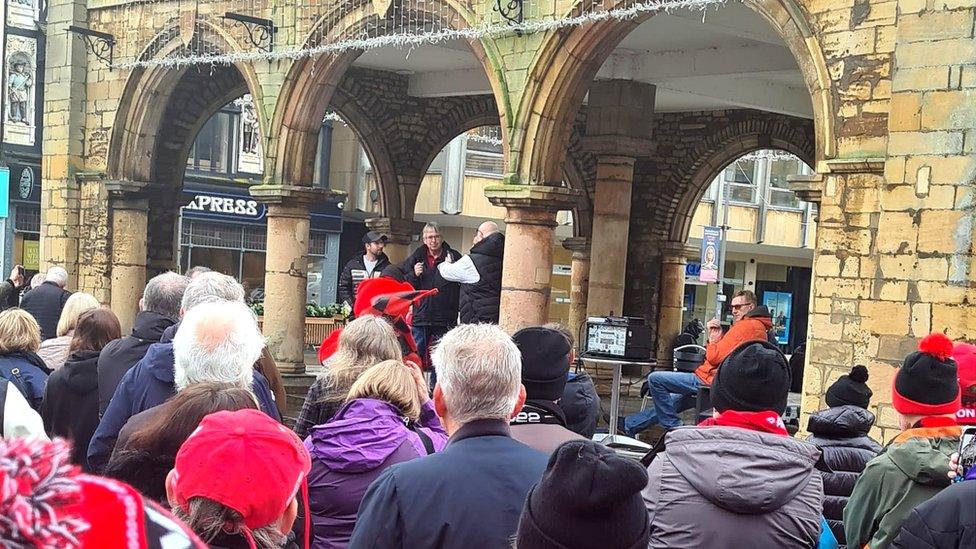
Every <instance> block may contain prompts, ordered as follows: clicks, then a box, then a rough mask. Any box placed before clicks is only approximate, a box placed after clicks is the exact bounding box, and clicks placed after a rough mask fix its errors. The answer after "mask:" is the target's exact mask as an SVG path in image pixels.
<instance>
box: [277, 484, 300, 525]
mask: <svg viewBox="0 0 976 549" xmlns="http://www.w3.org/2000/svg"><path fill="white" fill-rule="evenodd" d="M297 517H298V495H297V494H296V495H295V497H294V498H293V499H292V500H291V503H289V504H288V507H285V512H284V513H282V514H281V519H280V520H279V521H278V531H279V532H281V533H282V534H285V535H288V532H291V529H292V527H293V526H295V519H296V518H297Z"/></svg>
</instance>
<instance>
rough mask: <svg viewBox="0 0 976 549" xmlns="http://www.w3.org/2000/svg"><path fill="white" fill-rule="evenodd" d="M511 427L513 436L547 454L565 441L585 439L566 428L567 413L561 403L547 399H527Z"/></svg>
mask: <svg viewBox="0 0 976 549" xmlns="http://www.w3.org/2000/svg"><path fill="white" fill-rule="evenodd" d="M510 428H511V430H512V438H514V439H515V440H517V441H519V442H521V443H522V444H525V445H526V446H528V447H529V448H535V449H536V450H538V451H540V452H542V453H545V454H552V453H553V452H555V451H556V448H558V447H559V446H560V445H561V444H563V443H564V442H569V441H571V440H584V439H583V437H582V436H580V435H578V434H576V433H574V432H572V431H570V430H569V429H568V428H566V415H565V414H564V413H563V410H562V409H561V408H560V407H559V405H558V404H556V403H555V402H547V401H545V400H526V401H525V406H523V407H522V410H521V411H519V413H518V415H517V416H515V418H514V419H512V421H511V425H510Z"/></svg>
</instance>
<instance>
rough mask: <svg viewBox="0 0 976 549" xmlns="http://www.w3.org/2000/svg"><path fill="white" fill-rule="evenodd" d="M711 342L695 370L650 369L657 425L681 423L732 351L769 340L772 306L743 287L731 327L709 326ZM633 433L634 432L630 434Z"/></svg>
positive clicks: (714, 322) (735, 299)
mask: <svg viewBox="0 0 976 549" xmlns="http://www.w3.org/2000/svg"><path fill="white" fill-rule="evenodd" d="M706 327H707V328H708V345H707V346H706V348H705V349H706V350H705V362H703V363H702V365H701V366H699V367H698V369H697V370H695V371H694V372H666V371H660V372H651V375H649V376H648V377H647V384H648V388H649V389H650V394H651V398H652V399H653V400H654V412H655V416H656V418H657V423H658V425H659V426H660V427H661V428H662V429H664V430H665V431H669V430H671V429H674V428H675V427H678V426H680V425H681V420H680V419H679V418H678V413H679V412H681V411H682V410H686V409H688V408H690V406H689V403H690V404H692V405H693V402H694V401H693V399H690V398H686V397H689V396H693V395H695V394H697V393H698V388H699V387H704V386H710V385H711V384H712V379H714V377H715V372H717V371H718V368H719V366H720V365H721V364H722V362H723V361H725V359H726V357H728V356H729V355H730V354H731V353H732V351H734V350H735V349H737V348H738V347H739V346H740V345H742V344H743V343H746V342H750V341H768V340H769V338H768V331H769V330H771V329H772V327H773V319H772V316H771V315H770V314H769V309H767V308H766V307H765V306H758V307H757V302H756V294H754V293H752V292H751V291H749V290H742V291H741V292H739V293H737V294H735V296H734V297H733V298H732V327H731V328H730V329H729V332H728V333H727V334H725V335H722V322H721V321H720V320H719V319H717V318H713V319H712V320H710V321H708V324H707V325H706ZM629 434H633V433H629Z"/></svg>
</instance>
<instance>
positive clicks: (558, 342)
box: [511, 326, 583, 454]
mask: <svg viewBox="0 0 976 549" xmlns="http://www.w3.org/2000/svg"><path fill="white" fill-rule="evenodd" d="M512 340H513V341H514V342H515V344H516V345H517V346H518V348H519V351H521V353H522V385H524V386H525V406H523V407H522V411H521V412H519V413H518V415H517V416H515V417H514V418H513V419H512V422H511V429H512V438H514V439H515V440H517V441H519V442H521V443H522V444H526V445H528V446H530V447H532V448H535V449H536V450H539V451H540V452H545V453H547V454H551V453H553V452H554V451H555V450H556V448H557V447H559V445H560V444H562V443H564V442H569V441H570V440H582V439H583V437H581V436H580V435H578V434H576V433H574V432H572V431H570V430H569V429H568V428H567V426H566V414H565V412H563V409H562V407H561V406H560V405H559V400H560V399H561V398H562V396H563V390H564V389H565V388H566V382H567V381H568V380H569V377H568V374H569V362H570V360H571V359H572V347H571V346H570V344H569V340H568V339H566V336H565V335H563V334H562V333H561V332H559V331H557V330H553V329H551V328H547V327H545V326H531V327H528V328H523V329H521V330H519V331H517V332H515V335H513V336H512Z"/></svg>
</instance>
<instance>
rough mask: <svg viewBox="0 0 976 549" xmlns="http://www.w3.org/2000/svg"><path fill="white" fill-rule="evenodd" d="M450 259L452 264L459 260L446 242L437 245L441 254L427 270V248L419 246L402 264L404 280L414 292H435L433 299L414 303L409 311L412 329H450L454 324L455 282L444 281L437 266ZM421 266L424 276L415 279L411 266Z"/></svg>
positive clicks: (458, 291) (455, 305)
mask: <svg viewBox="0 0 976 549" xmlns="http://www.w3.org/2000/svg"><path fill="white" fill-rule="evenodd" d="M448 255H450V256H451V260H452V261H457V260H458V259H460V258H461V254H460V253H458V252H457V251H455V250H453V249H451V247H450V246H448V244H447V242H444V243H443V244H442V245H441V254H440V256H438V257H437V259H436V260H435V261H434V265H433V266H431V265H430V264H429V263H427V246H421V247H419V248H417V249H416V250H414V252H413V253H412V254H410V257H409V258H407V260H406V261H404V262H403V270H404V272H405V273H406V276H405V279H406V281H407V282H409V283H410V284H411V285H412V286H413V287H414V288H415V289H417V290H430V289H431V288H437V289H438V292H437V295H435V296H431V297H428V298H427V299H424V300H423V301H421V302H419V303H417V304H416V305H414V307H413V325H414V326H445V327H448V328H452V327H454V326H455V325H456V324H457V318H458V299H459V298H460V293H461V287H460V285H459V284H457V283H456V282H449V281H447V280H444V277H443V276H441V273H440V271H438V270H437V266H438V265H440V264H441V263H443V262H444V260H445V259H447V256H448ZM417 263H423V265H424V272H422V273H421V274H420V276H417V275H416V273H415V272H414V270H413V266H414V265H416V264H417Z"/></svg>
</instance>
